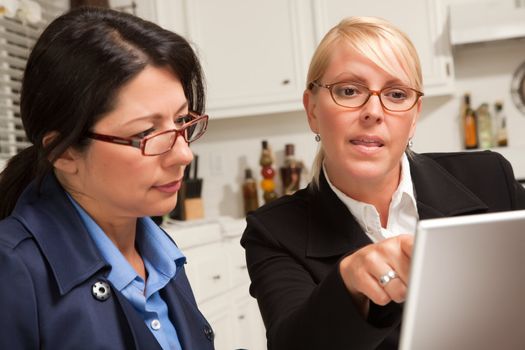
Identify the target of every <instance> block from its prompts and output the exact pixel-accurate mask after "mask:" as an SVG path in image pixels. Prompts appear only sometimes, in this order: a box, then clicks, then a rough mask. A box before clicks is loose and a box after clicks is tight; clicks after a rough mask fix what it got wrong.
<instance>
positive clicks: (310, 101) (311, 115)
mask: <svg viewBox="0 0 525 350" xmlns="http://www.w3.org/2000/svg"><path fill="white" fill-rule="evenodd" d="M303 106H304V110H305V111H306V116H307V117H308V125H310V130H312V131H313V132H314V133H315V134H319V125H318V122H319V121H318V119H317V115H316V114H315V96H314V95H313V93H312V90H309V89H307V90H305V91H304V93H303Z"/></svg>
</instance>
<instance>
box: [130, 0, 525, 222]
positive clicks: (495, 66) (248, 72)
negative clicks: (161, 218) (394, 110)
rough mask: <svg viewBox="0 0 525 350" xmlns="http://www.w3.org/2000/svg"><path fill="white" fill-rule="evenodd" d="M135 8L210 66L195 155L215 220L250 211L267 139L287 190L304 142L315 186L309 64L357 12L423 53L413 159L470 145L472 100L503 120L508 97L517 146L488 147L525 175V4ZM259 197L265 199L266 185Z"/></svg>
mask: <svg viewBox="0 0 525 350" xmlns="http://www.w3.org/2000/svg"><path fill="white" fill-rule="evenodd" d="M138 3H139V6H138V12H139V15H140V14H142V15H143V16H144V17H146V18H150V19H152V20H154V21H156V22H158V23H159V24H160V25H162V26H164V27H166V28H168V29H171V30H173V31H176V32H178V33H181V34H183V35H185V36H186V37H187V38H189V40H191V41H192V42H193V44H194V47H195V48H196V49H197V51H198V53H199V55H200V57H201V59H202V62H203V65H204V72H205V74H206V76H207V80H208V97H209V99H208V109H207V110H208V113H209V115H210V117H211V121H210V125H209V129H208V132H207V134H206V135H205V137H204V138H203V139H201V140H199V141H198V142H197V143H195V144H194V145H193V146H192V148H193V150H194V151H195V153H197V154H199V156H200V166H199V169H200V175H199V176H201V177H202V178H203V179H204V183H203V204H204V213H205V216H206V217H217V216H224V215H227V216H233V217H242V216H243V214H244V211H243V197H242V190H241V184H242V181H243V179H244V177H245V168H250V169H251V170H252V172H253V176H254V178H255V181H256V182H257V184H259V182H260V181H261V180H262V176H261V173H260V170H261V167H260V165H259V159H260V154H261V142H262V141H263V140H267V141H268V144H269V145H270V146H271V149H272V150H273V153H274V154H275V164H274V168H275V170H276V176H275V177H274V180H275V184H276V191H277V193H278V194H281V193H282V192H283V191H282V184H281V179H280V176H279V168H280V167H282V166H283V165H284V158H285V157H284V150H285V145H286V144H293V145H294V146H295V147H294V148H295V157H296V158H297V159H298V160H302V162H303V164H304V166H305V167H304V169H303V171H302V176H301V182H302V185H303V186H304V185H305V184H306V183H307V182H308V179H309V170H310V166H311V163H312V160H313V157H314V155H315V152H316V150H317V143H316V142H315V141H314V135H313V134H312V133H311V131H310V130H309V128H308V125H307V122H306V116H305V113H304V112H303V110H302V102H301V101H302V100H301V99H302V92H303V90H304V87H305V76H306V72H307V68H308V62H309V60H310V57H311V54H312V52H313V49H314V47H315V45H316V44H317V43H318V42H319V40H320V38H321V37H322V36H323V34H324V33H325V32H326V31H327V30H328V29H329V28H330V27H332V26H333V25H334V24H335V23H337V22H338V21H339V20H340V19H341V18H342V17H344V16H352V15H373V16H380V17H384V18H386V19H388V20H391V21H392V22H394V23H395V24H397V25H398V26H399V27H400V28H402V29H403V30H404V31H405V32H406V33H407V34H408V35H409V36H410V37H411V39H412V40H413V42H414V43H415V45H416V47H417V49H418V51H419V54H420V58H421V61H422V66H423V75H424V77H423V80H424V83H425V91H424V92H425V94H426V96H425V97H424V100H423V111H422V114H421V117H420V120H419V124H418V128H417V132H416V136H415V138H414V140H413V141H414V146H413V149H414V150H415V151H416V152H439V151H461V150H463V149H464V137H463V120H462V116H461V110H462V103H463V97H464V94H465V93H470V99H471V106H472V108H473V109H477V108H478V107H479V106H480V105H481V104H482V103H487V104H488V106H489V111H490V113H491V114H494V112H495V110H494V104H495V103H496V102H497V101H501V102H502V104H503V113H504V114H505V116H506V124H507V125H506V126H507V132H508V135H507V138H508V146H507V147H490V148H492V149H494V150H495V151H497V152H501V153H503V154H504V155H505V156H506V157H507V158H508V159H509V160H510V161H511V162H512V164H513V165H514V168H515V172H516V176H517V178H520V179H525V137H523V133H524V132H525V108H523V106H521V107H520V105H523V103H524V99H525V96H524V94H525V92H524V90H525V86H524V84H525V83H524V75H525V72H524V70H525V67H524V66H523V65H524V64H525V1H524V0H492V1H491V0H485V1H484V0H400V1H387V0H372V1H363V2H358V1H346V0H312V1H304V0H286V1H284V0H269V1H256V0H243V1H240V0H220V1H212V0H207V1H205V0H192V1H156V2H154V1H151V2H149V1H147V2H144V4H140V2H138ZM141 6H142V7H141ZM141 11H143V12H141ZM513 95H514V97H513ZM520 108H521V109H520ZM494 124H496V121H495V122H494ZM258 195H259V203H260V204H262V203H263V200H262V189H261V188H260V186H259V192H258Z"/></svg>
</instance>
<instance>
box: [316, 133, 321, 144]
mask: <svg viewBox="0 0 525 350" xmlns="http://www.w3.org/2000/svg"><path fill="white" fill-rule="evenodd" d="M315 141H316V142H319V141H321V135H319V134H315Z"/></svg>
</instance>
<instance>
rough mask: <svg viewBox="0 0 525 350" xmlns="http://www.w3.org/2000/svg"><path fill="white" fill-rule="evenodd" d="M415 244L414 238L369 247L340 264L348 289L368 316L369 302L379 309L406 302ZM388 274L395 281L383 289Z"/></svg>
mask: <svg viewBox="0 0 525 350" xmlns="http://www.w3.org/2000/svg"><path fill="white" fill-rule="evenodd" d="M413 243H414V237H413V236H412V235H408V234H405V235H399V236H396V237H392V238H388V239H385V240H384V241H381V242H379V243H374V244H370V245H367V246H365V247H363V248H361V249H359V250H358V251H356V252H355V253H353V254H351V255H349V256H347V257H346V258H344V259H343V260H342V261H341V263H340V265H339V270H340V273H341V276H342V278H343V281H344V283H345V286H346V288H347V289H348V291H349V292H350V293H351V294H352V297H353V298H354V301H355V302H356V304H357V305H358V306H359V307H360V308H361V309H362V310H363V313H364V315H365V316H366V314H367V313H368V312H367V310H368V300H371V301H372V302H374V303H375V304H377V305H386V304H388V303H389V302H390V301H395V302H396V303H401V302H404V301H405V299H406V292H407V286H408V278H409V272H410V271H409V270H410V259H411V257H412V246H413ZM389 271H394V272H395V273H396V277H395V278H393V279H391V280H390V281H389V282H387V283H384V284H383V285H382V284H381V283H380V278H381V276H384V275H385V274H387V273H388V272H389Z"/></svg>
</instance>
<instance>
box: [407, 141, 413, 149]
mask: <svg viewBox="0 0 525 350" xmlns="http://www.w3.org/2000/svg"><path fill="white" fill-rule="evenodd" d="M412 146H414V142H412V139H409V140H408V148H412Z"/></svg>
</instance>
